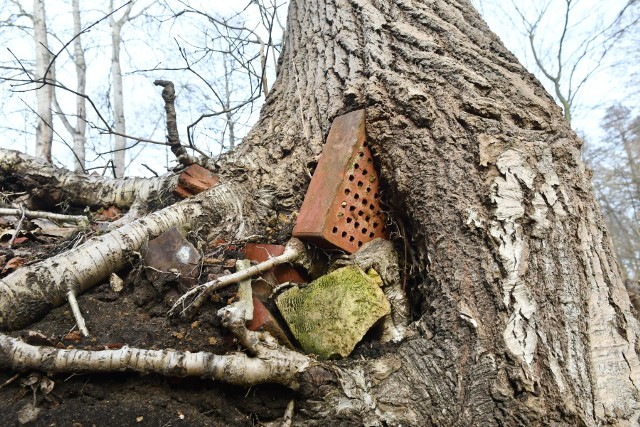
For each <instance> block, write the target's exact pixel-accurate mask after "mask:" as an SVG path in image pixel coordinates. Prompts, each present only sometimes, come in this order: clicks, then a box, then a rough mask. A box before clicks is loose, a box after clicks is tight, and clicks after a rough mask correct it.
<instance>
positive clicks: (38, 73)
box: [33, 0, 54, 162]
mask: <svg viewBox="0 0 640 427" xmlns="http://www.w3.org/2000/svg"><path fill="white" fill-rule="evenodd" d="M33 35H34V41H35V54H36V69H35V79H36V80H41V79H45V80H54V76H53V74H54V68H53V65H52V66H51V68H50V69H49V72H48V74H47V75H46V76H45V73H46V72H47V67H49V63H50V62H51V58H52V55H51V53H50V52H49V50H48V47H49V43H48V41H47V23H46V14H45V8H44V0H34V1H33ZM53 90H54V88H53V86H51V85H42V86H41V87H39V88H38V89H37V90H36V103H37V108H36V111H37V114H38V118H37V121H38V126H37V129H36V156H37V157H41V158H43V159H45V160H46V161H48V162H51V145H52V143H53V114H52V111H51V104H52V102H53Z"/></svg>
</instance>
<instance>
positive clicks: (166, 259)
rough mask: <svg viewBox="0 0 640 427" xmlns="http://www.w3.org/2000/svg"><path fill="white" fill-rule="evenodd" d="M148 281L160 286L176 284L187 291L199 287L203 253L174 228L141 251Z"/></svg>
mask: <svg viewBox="0 0 640 427" xmlns="http://www.w3.org/2000/svg"><path fill="white" fill-rule="evenodd" d="M142 257H143V260H144V264H145V267H146V268H145V271H146V274H147V278H148V279H149V280H150V281H151V282H152V283H154V285H159V284H160V283H164V282H167V281H172V280H177V281H179V282H180V283H181V284H182V285H184V286H186V287H192V286H194V285H195V284H196V283H197V280H198V276H199V275H200V253H199V252H198V250H197V249H196V248H195V247H194V246H193V245H192V244H191V243H190V242H189V241H188V240H187V239H185V238H184V236H183V235H182V233H180V232H179V231H178V229H177V228H176V227H171V228H170V229H168V230H167V231H165V232H164V233H162V234H161V235H159V236H158V237H156V238H155V239H152V240H149V243H148V244H147V245H146V247H144V248H143V249H142Z"/></svg>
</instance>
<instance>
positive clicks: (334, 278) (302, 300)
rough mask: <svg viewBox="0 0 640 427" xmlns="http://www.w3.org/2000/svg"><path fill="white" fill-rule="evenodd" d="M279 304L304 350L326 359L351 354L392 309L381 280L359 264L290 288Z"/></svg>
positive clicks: (284, 293)
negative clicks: (383, 290) (304, 284)
mask: <svg viewBox="0 0 640 427" xmlns="http://www.w3.org/2000/svg"><path fill="white" fill-rule="evenodd" d="M276 305H277V306H278V309H280V312H281V313H282V316H283V317H284V319H285V321H286V322H287V324H288V325H289V328H290V329H291V332H292V333H293V335H294V336H295V338H296V339H297V340H298V342H299V343H300V345H301V346H302V348H303V350H304V351H306V352H307V353H314V354H317V355H318V356H320V357H321V358H324V359H329V358H335V357H346V356H348V355H349V354H350V353H351V352H352V351H353V349H354V347H355V346H356V344H357V343H358V342H359V341H360V340H361V339H362V337H364V335H365V334H366V333H367V331H368V330H369V329H370V328H371V327H372V326H373V325H374V324H375V323H376V322H377V321H378V320H380V318H382V317H383V316H385V315H387V314H389V313H390V311H391V308H390V305H389V301H388V300H387V298H386V297H385V295H384V293H383V292H382V289H380V281H379V280H376V279H374V278H372V277H370V276H368V275H367V274H366V273H365V272H364V271H363V270H362V269H361V268H360V267H357V266H347V267H343V268H341V269H338V270H336V271H334V272H332V273H330V274H327V275H325V276H322V277H320V278H318V279H317V280H315V281H313V282H312V283H311V284H309V285H308V286H306V287H305V288H302V289H300V288H298V287H293V288H291V289H288V290H287V291H285V292H283V293H282V294H281V295H280V296H278V298H277V299H276Z"/></svg>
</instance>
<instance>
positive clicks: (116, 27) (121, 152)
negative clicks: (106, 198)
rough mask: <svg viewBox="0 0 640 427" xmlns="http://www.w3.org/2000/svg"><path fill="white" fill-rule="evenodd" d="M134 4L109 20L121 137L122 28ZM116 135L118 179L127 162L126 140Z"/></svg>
mask: <svg viewBox="0 0 640 427" xmlns="http://www.w3.org/2000/svg"><path fill="white" fill-rule="evenodd" d="M133 4H134V2H133V1H132V2H131V3H129V5H128V6H127V8H126V10H125V12H124V15H122V17H121V18H120V19H115V18H114V16H113V15H111V17H110V18H109V25H110V26H111V81H112V85H111V89H112V91H113V118H114V122H113V130H115V131H116V132H117V133H119V134H120V135H122V134H125V133H126V127H125V120H124V94H123V86H122V68H121V65H120V43H121V42H122V27H123V25H124V24H125V23H126V22H127V21H128V20H129V13H130V12H131V7H132V6H133ZM113 10H114V7H113V0H112V1H110V2H109V11H110V12H113ZM120 135H114V136H113V138H114V153H113V166H114V168H115V176H116V178H122V177H123V176H124V170H125V166H126V164H125V162H126V150H125V148H126V139H125V138H124V137H123V136H120Z"/></svg>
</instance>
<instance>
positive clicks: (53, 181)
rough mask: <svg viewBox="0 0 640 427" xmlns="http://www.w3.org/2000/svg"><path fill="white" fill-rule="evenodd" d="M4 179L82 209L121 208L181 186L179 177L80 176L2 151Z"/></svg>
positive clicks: (0, 170) (0, 169) (0, 172)
mask: <svg viewBox="0 0 640 427" xmlns="http://www.w3.org/2000/svg"><path fill="white" fill-rule="evenodd" d="M4 176H11V179H12V180H14V181H15V180H17V181H18V182H19V183H20V184H21V185H22V186H24V187H25V188H26V189H29V190H30V193H31V194H32V195H35V196H36V197H38V198H44V199H47V200H49V201H50V202H52V203H54V204H55V203H59V202H61V201H67V202H70V203H72V204H74V205H79V206H111V205H113V206H118V207H120V208H122V207H129V206H131V205H132V204H133V203H134V202H135V201H136V200H137V201H145V200H148V199H149V198H150V197H151V196H152V195H154V194H156V195H160V194H164V193H170V192H171V191H172V190H173V188H175V186H176V184H177V182H178V174H170V175H164V176H160V177H155V178H123V179H108V178H103V177H101V176H96V175H82V174H76V173H74V172H71V171H69V170H66V169H62V168H57V167H55V166H53V165H51V164H50V163H47V162H45V161H44V160H42V159H38V158H35V157H32V156H28V155H26V154H23V153H20V152H18V151H14V150H6V149H0V181H1V180H2V178H3V177H4Z"/></svg>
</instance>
